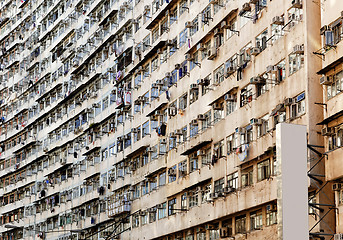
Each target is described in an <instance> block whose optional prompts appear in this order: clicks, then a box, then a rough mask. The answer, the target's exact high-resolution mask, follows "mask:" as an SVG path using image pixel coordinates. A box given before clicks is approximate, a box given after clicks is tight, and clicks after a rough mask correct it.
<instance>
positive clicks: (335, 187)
mask: <svg viewBox="0 0 343 240" xmlns="http://www.w3.org/2000/svg"><path fill="white" fill-rule="evenodd" d="M341 189H342V183H334V184H332V190H333V191H339V190H341Z"/></svg>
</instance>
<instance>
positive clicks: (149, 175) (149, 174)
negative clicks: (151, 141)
mask: <svg viewBox="0 0 343 240" xmlns="http://www.w3.org/2000/svg"><path fill="white" fill-rule="evenodd" d="M166 169H167V167H166V166H160V167H159V168H157V169H155V170H153V171H151V172H150V173H148V174H147V175H145V178H150V177H152V176H153V175H155V174H156V173H159V172H162V171H163V170H166Z"/></svg>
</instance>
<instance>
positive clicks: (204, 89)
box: [201, 74, 212, 96]
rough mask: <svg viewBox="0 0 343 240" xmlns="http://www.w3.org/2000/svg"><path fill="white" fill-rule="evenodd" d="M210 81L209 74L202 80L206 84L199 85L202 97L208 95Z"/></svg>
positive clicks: (210, 76)
mask: <svg viewBox="0 0 343 240" xmlns="http://www.w3.org/2000/svg"><path fill="white" fill-rule="evenodd" d="M211 79H212V75H211V74H209V75H208V76H206V77H205V78H204V81H205V83H206V84H203V85H201V95H202V96H204V95H205V94H206V93H208V92H209V91H210V90H211V88H210V84H211Z"/></svg>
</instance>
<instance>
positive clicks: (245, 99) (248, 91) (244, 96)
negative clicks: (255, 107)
mask: <svg viewBox="0 0 343 240" xmlns="http://www.w3.org/2000/svg"><path fill="white" fill-rule="evenodd" d="M252 95H253V91H252V86H251V84H249V85H248V86H247V87H245V88H242V89H241V99H240V106H241V107H243V106H244V105H246V104H248V103H250V102H251V101H252Z"/></svg>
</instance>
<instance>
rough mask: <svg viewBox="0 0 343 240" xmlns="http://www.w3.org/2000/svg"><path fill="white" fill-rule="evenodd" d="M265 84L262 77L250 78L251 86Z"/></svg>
mask: <svg viewBox="0 0 343 240" xmlns="http://www.w3.org/2000/svg"><path fill="white" fill-rule="evenodd" d="M265 82H266V81H265V80H264V79H263V78H262V77H260V76H257V77H252V78H250V83H251V84H263V83H265Z"/></svg>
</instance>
